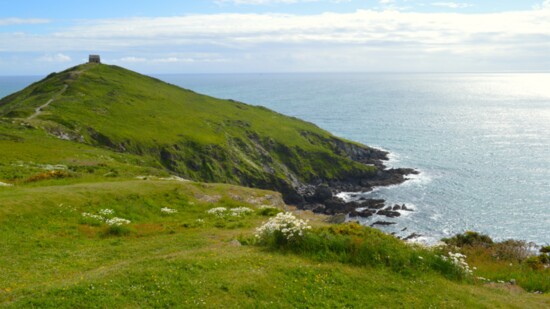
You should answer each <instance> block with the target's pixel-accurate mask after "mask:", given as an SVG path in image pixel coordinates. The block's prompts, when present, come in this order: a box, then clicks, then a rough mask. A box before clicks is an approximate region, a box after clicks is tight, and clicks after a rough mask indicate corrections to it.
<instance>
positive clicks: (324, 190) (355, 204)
mask: <svg viewBox="0 0 550 309" xmlns="http://www.w3.org/2000/svg"><path fill="white" fill-rule="evenodd" d="M344 145H345V148H344V149H341V150H344V151H345V152H346V153H347V154H348V155H349V157H350V158H351V159H353V160H355V161H358V162H361V163H363V164H367V165H373V166H376V167H377V168H378V172H377V173H376V175H368V176H367V175H359V176H358V177H350V178H348V179H346V180H329V181H324V182H321V181H320V182H319V183H318V184H302V185H301V186H299V187H298V188H297V193H298V194H299V195H300V196H299V199H297V200H298V203H295V204H296V206H297V207H298V208H299V209H302V210H310V211H313V212H314V213H320V214H325V215H330V216H335V218H339V219H336V221H343V220H345V219H346V218H347V217H351V218H358V219H359V218H369V217H372V216H382V217H385V218H395V217H399V216H401V213H400V211H413V209H411V208H408V207H407V206H406V205H405V204H402V205H387V204H386V201H385V200H382V199H368V198H365V197H360V196H359V195H360V194H359V193H357V195H355V196H354V194H353V193H352V194H351V196H352V197H355V198H356V199H354V201H345V200H344V199H342V198H340V197H338V194H339V193H342V192H361V193H365V192H370V191H372V190H373V189H374V188H375V187H386V186H392V185H398V184H401V183H403V182H405V181H407V179H408V178H407V176H408V175H416V174H419V172H418V171H416V170H414V169H410V168H391V169H387V168H386V166H385V165H384V161H387V160H388V155H389V153H388V152H386V151H383V150H378V149H373V148H366V147H360V146H355V145H353V144H351V145H352V146H351V147H350V144H343V145H341V147H344ZM391 224H393V222H387V221H377V222H375V223H374V224H373V226H376V225H391Z"/></svg>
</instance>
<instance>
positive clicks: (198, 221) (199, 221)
mask: <svg viewBox="0 0 550 309" xmlns="http://www.w3.org/2000/svg"><path fill="white" fill-rule="evenodd" d="M196 221H197V223H201V224H202V223H204V220H203V219H197V220H196Z"/></svg>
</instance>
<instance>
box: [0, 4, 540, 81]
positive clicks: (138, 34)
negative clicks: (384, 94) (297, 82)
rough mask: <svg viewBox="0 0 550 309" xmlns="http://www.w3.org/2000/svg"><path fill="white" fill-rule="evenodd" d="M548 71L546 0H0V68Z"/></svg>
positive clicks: (26, 71)
mask: <svg viewBox="0 0 550 309" xmlns="http://www.w3.org/2000/svg"><path fill="white" fill-rule="evenodd" d="M88 54H100V55H101V57H102V61H103V62H104V63H108V64H115V65H120V66H124V67H126V68H129V69H132V70H136V71H138V72H142V73H148V74H163V73H164V74H166V73H270V72H275V73H276V72H550V0H534V1H532V0H522V1H518V0H515V1H510V0H500V1H499V0H484V1H473V0H459V1H457V2H454V1H447V0H422V1H416V0H157V1H150V0H149V1H142V0H132V1H130V0H110V1H105V0H86V1H82V0H72V1H57V0H48V1H44V0H17V1H14V0H0V75H44V74H48V73H50V72H55V71H60V70H64V69H66V68H68V67H70V66H74V65H77V64H80V63H83V62H86V61H87V57H88Z"/></svg>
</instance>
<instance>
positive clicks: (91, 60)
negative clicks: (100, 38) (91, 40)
mask: <svg viewBox="0 0 550 309" xmlns="http://www.w3.org/2000/svg"><path fill="white" fill-rule="evenodd" d="M88 62H89V63H101V58H100V57H99V55H90V57H89V58H88Z"/></svg>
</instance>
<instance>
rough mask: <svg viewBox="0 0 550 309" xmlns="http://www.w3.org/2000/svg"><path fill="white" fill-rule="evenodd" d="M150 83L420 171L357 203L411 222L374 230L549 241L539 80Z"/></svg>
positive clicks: (549, 127) (549, 163)
mask: <svg viewBox="0 0 550 309" xmlns="http://www.w3.org/2000/svg"><path fill="white" fill-rule="evenodd" d="M156 77H158V78H160V79H162V80H165V81H168V82H170V83H173V84H176V85H179V86H182V87H185V88H188V89H192V90H194V91H196V92H200V93H204V94H208V95H211V96H215V97H220V98H227V99H235V100H239V101H242V102H246V103H250V104H253V105H263V106H266V107H268V108H271V109H273V110H275V111H278V112H281V113H284V114H287V115H290V116H295V117H299V118H302V119H304V120H307V121H310V122H313V123H315V124H317V125H318V126H320V127H322V128H324V129H326V130H328V131H330V132H332V133H333V134H335V135H337V136H341V137H344V138H347V139H351V140H355V141H358V142H361V143H364V144H367V145H370V146H375V147H378V148H382V149H385V150H388V151H390V152H391V160H390V162H388V165H389V166H393V167H412V168H416V169H418V170H419V171H421V174H420V175H419V176H415V177H413V178H412V179H411V180H409V181H407V182H406V183H404V184H402V185H398V186H392V187H385V188H378V189H376V190H374V191H373V192H369V193H365V194H364V195H365V196H367V197H372V198H384V199H386V200H387V201H388V202H389V203H392V204H393V203H399V204H406V205H407V206H408V207H411V208H414V209H415V211H414V212H410V213H409V212H403V215H402V216H401V217H399V218H396V219H387V218H385V217H377V218H371V219H369V220H365V221H364V223H365V224H371V223H372V221H375V220H385V221H393V222H396V225H393V226H390V227H387V228H384V229H385V230H387V231H388V232H394V233H396V234H398V235H399V236H407V235H409V234H411V233H413V232H415V233H419V234H422V235H423V237H422V238H420V240H422V241H427V242H433V241H435V240H437V239H439V238H441V237H445V236H450V235H453V234H455V233H458V232H463V231H465V230H475V231H480V232H483V233H487V234H489V235H490V236H492V237H493V238H495V239H508V238H515V239H523V240H527V241H533V242H536V243H538V244H548V243H550V74H394V73H391V74H372V73H368V74H367V73H365V74H219V75H210V74H208V75H198V74H193V75H185V74H182V75H159V76H156ZM27 79H28V80H27V82H26V83H25V81H24V78H20V79H19V80H16V81H14V80H11V79H9V78H7V79H6V78H0V96H2V95H5V94H7V92H6V90H5V89H11V90H10V91H14V90H16V89H14V83H15V84H17V85H18V86H16V87H15V88H18V87H19V88H22V87H24V86H26V84H28V83H30V81H34V80H36V79H37V78H34V80H33V79H32V78H30V77H29V78H27ZM10 85H11V86H10ZM274 129H277V128H274ZM405 228H406V230H405V231H402V230H403V229H405Z"/></svg>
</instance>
